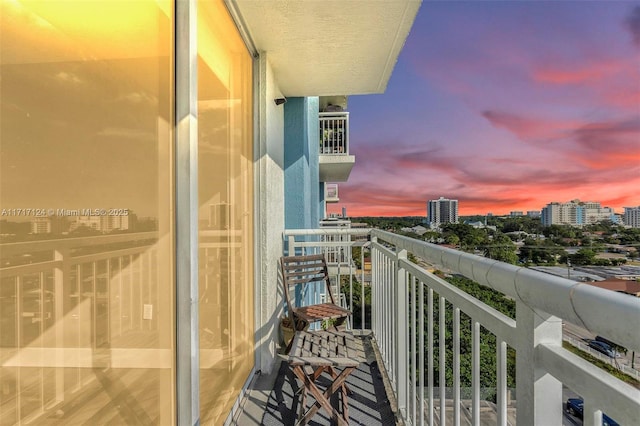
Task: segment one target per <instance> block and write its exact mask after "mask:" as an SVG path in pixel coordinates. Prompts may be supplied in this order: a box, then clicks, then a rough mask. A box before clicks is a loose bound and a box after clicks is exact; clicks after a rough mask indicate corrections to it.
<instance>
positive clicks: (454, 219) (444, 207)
mask: <svg viewBox="0 0 640 426" xmlns="http://www.w3.org/2000/svg"><path fill="white" fill-rule="evenodd" d="M427 221H428V222H429V225H431V227H438V226H440V225H441V224H443V223H458V200H450V199H448V198H444V197H440V198H439V199H437V200H429V202H428V203H427Z"/></svg>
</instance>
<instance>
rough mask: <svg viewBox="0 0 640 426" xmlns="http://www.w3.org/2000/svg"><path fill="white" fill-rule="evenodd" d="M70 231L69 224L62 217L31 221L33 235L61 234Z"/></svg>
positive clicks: (47, 217)
mask: <svg viewBox="0 0 640 426" xmlns="http://www.w3.org/2000/svg"><path fill="white" fill-rule="evenodd" d="M68 230H69V222H68V221H67V220H66V218H64V217H60V216H45V217H36V218H34V219H33V220H32V221H31V233H32V234H60V233H62V232H65V231H68Z"/></svg>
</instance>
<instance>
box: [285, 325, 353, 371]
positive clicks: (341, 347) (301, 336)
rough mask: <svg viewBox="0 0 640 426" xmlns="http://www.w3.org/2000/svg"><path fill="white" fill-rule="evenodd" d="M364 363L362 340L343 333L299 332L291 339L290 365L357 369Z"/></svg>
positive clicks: (326, 331)
mask: <svg viewBox="0 0 640 426" xmlns="http://www.w3.org/2000/svg"><path fill="white" fill-rule="evenodd" d="M364 361H365V355H364V349H363V347H362V340H361V339H359V338H357V337H354V336H353V334H352V333H349V332H344V331H328V330H325V331H299V332H297V333H296V335H295V336H294V338H293V343H292V345H291V351H290V352H289V358H288V362H289V364H290V365H293V366H295V365H311V366H332V367H357V366H358V365H360V363H361V362H364Z"/></svg>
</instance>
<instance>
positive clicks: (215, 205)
mask: <svg viewBox="0 0 640 426" xmlns="http://www.w3.org/2000/svg"><path fill="white" fill-rule="evenodd" d="M252 84H253V78H252V58H251V55H250V54H249V52H248V51H247V49H246V47H245V45H244V43H243V41H242V39H241V37H240V36H239V34H238V31H237V29H236V27H235V25H234V23H233V21H232V19H231V17H230V16H229V14H228V12H227V10H226V8H225V6H224V4H223V2H222V0H216V1H206V2H205V1H200V2H198V173H199V177H198V200H199V201H198V205H199V210H198V217H199V226H198V247H199V250H198V252H199V286H200V297H199V309H200V310H199V315H200V408H201V409H200V416H201V418H200V420H201V422H202V423H203V424H221V423H222V422H224V420H225V418H226V417H227V415H228V414H229V412H230V410H231V407H232V405H233V403H234V402H235V400H236V398H237V397H238V395H239V392H240V390H241V388H242V385H243V384H244V383H245V381H246V380H247V378H248V376H249V374H250V372H251V369H252V368H253V364H254V323H253V321H254V316H253V315H254V307H253V284H254V283H253V174H252V169H253V134H252V126H253V115H252V100H253V99H252V97H253V95H252Z"/></svg>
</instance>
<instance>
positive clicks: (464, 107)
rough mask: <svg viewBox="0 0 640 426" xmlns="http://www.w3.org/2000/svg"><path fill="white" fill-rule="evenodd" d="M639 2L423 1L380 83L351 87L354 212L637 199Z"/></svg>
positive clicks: (618, 204) (465, 210)
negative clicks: (430, 204)
mask: <svg viewBox="0 0 640 426" xmlns="http://www.w3.org/2000/svg"><path fill="white" fill-rule="evenodd" d="M639 57H640V2H430V1H427V2H425V3H423V5H422V7H421V10H420V11H419V13H418V16H417V17H416V22H415V24H414V27H413V29H412V32H411V34H410V35H409V38H408V39H407V42H406V45H405V48H404V50H403V52H402V54H401V55H400V58H399V60H398V63H397V65H396V70H395V72H394V74H393V77H392V78H391V80H390V82H389V85H388V87H387V91H386V93H385V94H384V95H374V96H364V97H361V96H352V97H350V98H349V105H348V110H349V111H350V113H351V114H350V120H351V123H350V126H351V134H350V146H351V153H353V154H355V156H356V165H355V167H354V169H353V172H352V174H351V177H350V179H349V182H347V183H342V184H340V199H341V202H340V203H339V204H336V205H334V206H331V207H330V211H331V212H333V211H334V210H335V211H336V212H339V211H340V209H341V208H342V207H346V208H347V211H348V212H349V215H350V216H423V215H424V203H425V202H426V201H427V200H430V199H437V197H438V196H440V195H445V196H447V197H449V198H456V199H458V200H459V202H460V214H461V215H470V214H486V212H493V213H494V214H507V213H508V212H509V211H513V210H522V211H528V210H540V209H542V207H544V206H545V205H546V204H547V203H549V202H552V201H558V202H566V201H569V200H573V199H576V198H578V199H581V200H598V201H600V202H601V203H602V205H603V206H608V207H612V208H614V209H615V211H616V212H621V211H622V209H623V207H625V206H637V205H638V204H640V199H639V198H638V190H637V188H638V187H640V76H639V75H638V58H639Z"/></svg>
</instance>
